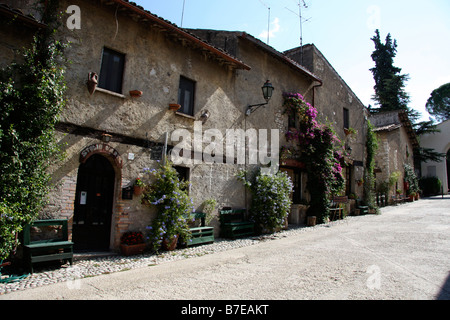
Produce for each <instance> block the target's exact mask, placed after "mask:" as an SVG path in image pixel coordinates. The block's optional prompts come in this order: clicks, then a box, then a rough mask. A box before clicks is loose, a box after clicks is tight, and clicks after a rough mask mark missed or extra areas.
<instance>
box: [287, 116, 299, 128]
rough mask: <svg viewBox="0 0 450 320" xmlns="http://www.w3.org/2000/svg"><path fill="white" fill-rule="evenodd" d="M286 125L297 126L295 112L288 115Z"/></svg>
mask: <svg viewBox="0 0 450 320" xmlns="http://www.w3.org/2000/svg"><path fill="white" fill-rule="evenodd" d="M288 126H289V128H297V112H294V113H293V114H290V115H289V116H288Z"/></svg>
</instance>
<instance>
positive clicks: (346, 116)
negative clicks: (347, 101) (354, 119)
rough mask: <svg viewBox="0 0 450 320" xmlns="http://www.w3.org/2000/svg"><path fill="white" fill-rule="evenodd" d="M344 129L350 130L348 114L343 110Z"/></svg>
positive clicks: (346, 110)
mask: <svg viewBox="0 0 450 320" xmlns="http://www.w3.org/2000/svg"><path fill="white" fill-rule="evenodd" d="M344 129H350V113H349V111H348V109H346V108H344Z"/></svg>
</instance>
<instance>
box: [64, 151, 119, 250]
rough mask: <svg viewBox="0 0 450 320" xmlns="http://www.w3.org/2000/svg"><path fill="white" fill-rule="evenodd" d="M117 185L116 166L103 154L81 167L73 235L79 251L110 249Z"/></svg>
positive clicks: (93, 157) (90, 158)
mask: <svg viewBox="0 0 450 320" xmlns="http://www.w3.org/2000/svg"><path fill="white" fill-rule="evenodd" d="M114 183H115V172H114V167H113V166H112V164H111V162H110V161H109V160H108V159H107V158H106V157H104V156H102V155H101V154H93V155H91V156H90V157H89V158H88V159H87V160H86V161H85V162H84V163H82V164H81V165H80V167H79V169H78V179H77V190H76V196H75V212H74V218H73V236H72V238H73V242H74V243H75V244H74V249H75V250H76V251H103V250H109V245H110V236H111V220H112V211H113V202H114Z"/></svg>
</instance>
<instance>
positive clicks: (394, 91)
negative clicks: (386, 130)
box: [370, 29, 410, 113]
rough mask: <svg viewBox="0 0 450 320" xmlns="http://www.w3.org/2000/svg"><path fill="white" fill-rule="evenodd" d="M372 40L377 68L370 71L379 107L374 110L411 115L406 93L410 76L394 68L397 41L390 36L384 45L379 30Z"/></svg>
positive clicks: (373, 55) (374, 97)
mask: <svg viewBox="0 0 450 320" xmlns="http://www.w3.org/2000/svg"><path fill="white" fill-rule="evenodd" d="M371 40H372V41H373V42H374V44H375V50H374V51H373V53H372V60H373V61H374V62H375V67H374V68H372V69H370V71H371V72H372V74H373V78H374V80H375V86H374V89H375V95H374V96H373V99H374V100H375V101H376V103H377V105H378V106H379V109H372V110H374V111H377V112H382V111H392V110H405V111H408V113H409V112H410V110H409V108H408V103H409V95H408V94H407V93H406V92H405V82H406V81H407V80H408V79H409V76H408V75H402V74H400V72H401V70H402V69H400V68H398V67H395V66H394V58H395V56H396V55H397V41H396V40H392V38H391V35H390V34H388V35H387V36H386V40H385V43H382V42H381V39H380V32H379V30H378V29H377V30H376V31H375V36H374V37H373V38H371Z"/></svg>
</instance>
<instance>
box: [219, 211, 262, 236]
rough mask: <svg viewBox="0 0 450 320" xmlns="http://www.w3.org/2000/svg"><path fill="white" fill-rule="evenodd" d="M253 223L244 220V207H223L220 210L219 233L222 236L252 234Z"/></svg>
mask: <svg viewBox="0 0 450 320" xmlns="http://www.w3.org/2000/svg"><path fill="white" fill-rule="evenodd" d="M254 225H255V224H254V223H253V222H251V221H245V209H234V210H233V209H231V208H223V209H222V210H220V234H221V236H222V237H223V238H230V239H236V238H238V237H245V236H252V235H254Z"/></svg>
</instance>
